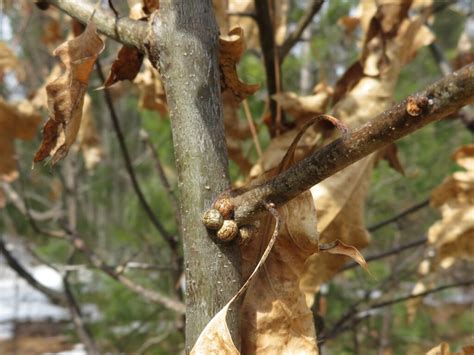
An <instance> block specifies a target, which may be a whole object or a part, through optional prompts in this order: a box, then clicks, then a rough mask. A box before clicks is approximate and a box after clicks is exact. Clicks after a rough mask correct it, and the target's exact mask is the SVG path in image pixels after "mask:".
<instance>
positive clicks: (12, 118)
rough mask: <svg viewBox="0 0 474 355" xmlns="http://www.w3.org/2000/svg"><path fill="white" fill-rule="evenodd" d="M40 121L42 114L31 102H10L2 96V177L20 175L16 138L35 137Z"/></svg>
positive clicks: (9, 179) (0, 130)
mask: <svg viewBox="0 0 474 355" xmlns="http://www.w3.org/2000/svg"><path fill="white" fill-rule="evenodd" d="M40 122H41V116H40V115H39V114H37V113H36V110H35V109H34V107H33V106H32V105H31V103H30V102H28V101H22V102H18V103H8V102H6V101H5V100H3V98H0V156H1V159H0V179H3V180H5V181H13V180H15V179H16V178H17V177H18V170H17V162H16V160H15V146H14V140H15V139H22V140H30V139H33V138H34V137H35V133H36V130H37V128H38V125H39V123H40Z"/></svg>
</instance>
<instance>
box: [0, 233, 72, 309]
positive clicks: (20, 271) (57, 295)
mask: <svg viewBox="0 0 474 355" xmlns="http://www.w3.org/2000/svg"><path fill="white" fill-rule="evenodd" d="M0 254H2V255H3V257H4V258H5V259H6V261H7V264H8V266H10V268H12V269H13V270H14V271H15V272H16V273H17V275H18V276H20V277H21V278H22V279H23V280H25V281H26V282H27V283H28V284H29V285H30V286H31V287H33V288H34V289H36V290H38V291H39V292H41V293H42V294H44V295H45V296H46V297H48V298H49V299H50V300H51V302H53V303H54V304H57V305H65V304H66V298H65V297H64V295H63V294H62V293H61V292H58V291H56V290H53V289H51V288H49V287H47V286H44V285H43V284H41V283H40V282H39V281H38V280H36V279H35V278H34V277H33V275H31V274H30V273H29V272H28V270H26V269H25V267H24V266H23V265H22V264H20V262H19V261H18V260H16V258H15V257H14V256H13V255H12V254H11V253H10V251H9V250H8V248H7V246H6V245H5V242H4V240H3V238H0Z"/></svg>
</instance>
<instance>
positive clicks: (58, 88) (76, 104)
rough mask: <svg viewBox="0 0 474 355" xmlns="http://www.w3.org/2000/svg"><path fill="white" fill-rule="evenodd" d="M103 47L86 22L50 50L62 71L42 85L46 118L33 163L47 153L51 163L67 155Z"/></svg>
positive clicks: (91, 25) (79, 121)
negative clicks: (58, 61)
mask: <svg viewBox="0 0 474 355" xmlns="http://www.w3.org/2000/svg"><path fill="white" fill-rule="evenodd" d="M103 49H104V42H103V41H102V39H101V38H100V37H99V36H98V35H97V32H96V28H95V25H94V23H92V22H90V23H89V24H88V26H87V27H86V29H85V31H84V32H83V33H82V34H81V35H79V36H78V37H76V38H74V39H71V40H69V41H67V42H65V43H63V44H62V45H60V46H59V47H58V48H56V49H55V50H54V52H53V54H54V55H56V56H59V58H60V60H61V62H62V63H63V65H64V67H65V70H64V72H63V73H62V74H61V75H60V76H59V77H58V78H57V79H55V80H54V81H52V82H51V83H49V84H48V85H47V86H46V92H47V96H48V108H49V118H48V121H47V122H46V124H45V126H44V128H43V141H42V143H41V146H40V148H39V149H38V151H37V152H36V155H35V157H34V162H39V161H42V160H44V159H45V158H46V157H47V156H48V155H51V156H52V158H51V162H52V164H55V163H56V162H58V161H59V160H61V159H63V158H64V157H65V156H66V155H67V153H68V150H69V148H70V146H71V145H72V144H73V143H74V141H75V140H76V137H77V133H78V131H79V127H80V125H81V118H82V107H83V104H84V96H85V94H86V91H87V85H88V81H89V76H90V74H91V72H92V69H93V67H94V64H95V62H96V60H97V57H98V55H99V54H100V53H101V52H102V50H103Z"/></svg>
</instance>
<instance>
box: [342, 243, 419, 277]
mask: <svg viewBox="0 0 474 355" xmlns="http://www.w3.org/2000/svg"><path fill="white" fill-rule="evenodd" d="M427 241H428V238H426V237H421V238H418V239H415V240H413V241H412V242H410V243H407V244H403V245H400V246H399V247H397V248H394V249H390V250H386V251H384V252H381V253H379V254H375V255H371V256H368V257H366V258H365V261H366V262H371V261H375V260H380V259H383V258H386V257H388V256H392V255H396V254H399V253H401V252H403V251H405V250H409V249H411V248H415V247H417V246H420V245H423V244H426V242H427ZM357 266H359V264H357V263H356V262H351V263H350V264H347V265H346V266H344V267H343V268H342V269H341V271H346V270H350V269H353V268H355V267H357Z"/></svg>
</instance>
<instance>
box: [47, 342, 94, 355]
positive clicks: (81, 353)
mask: <svg viewBox="0 0 474 355" xmlns="http://www.w3.org/2000/svg"><path fill="white" fill-rule="evenodd" d="M43 355H87V352H86V348H85V347H84V345H83V344H76V345H74V347H73V348H72V349H71V350H66V351H61V352H59V353H43Z"/></svg>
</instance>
